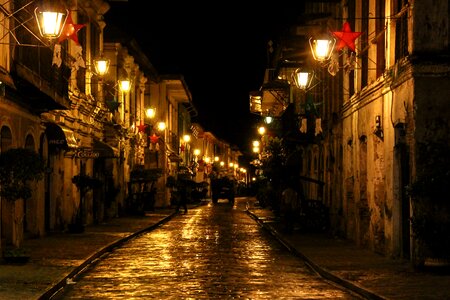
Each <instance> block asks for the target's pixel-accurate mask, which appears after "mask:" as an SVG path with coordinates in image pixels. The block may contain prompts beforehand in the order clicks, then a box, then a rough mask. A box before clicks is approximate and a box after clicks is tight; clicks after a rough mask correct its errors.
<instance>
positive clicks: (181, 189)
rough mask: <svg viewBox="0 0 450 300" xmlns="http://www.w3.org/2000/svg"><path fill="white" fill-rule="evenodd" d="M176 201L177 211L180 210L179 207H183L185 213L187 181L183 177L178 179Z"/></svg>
mask: <svg viewBox="0 0 450 300" xmlns="http://www.w3.org/2000/svg"><path fill="white" fill-rule="evenodd" d="M178 182H179V184H178V187H177V188H178V202H177V212H179V211H180V208H181V207H183V208H184V213H185V214H187V211H188V209H187V202H188V191H189V189H188V182H187V181H186V180H183V179H178Z"/></svg>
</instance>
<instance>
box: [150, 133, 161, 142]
mask: <svg viewBox="0 0 450 300" xmlns="http://www.w3.org/2000/svg"><path fill="white" fill-rule="evenodd" d="M149 139H150V143H152V144H156V143H157V142H158V140H159V136H157V135H156V134H153V135H151V136H150V137H149Z"/></svg>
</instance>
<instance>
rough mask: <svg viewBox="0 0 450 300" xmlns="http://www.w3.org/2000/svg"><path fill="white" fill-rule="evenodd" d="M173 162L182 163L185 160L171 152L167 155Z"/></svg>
mask: <svg viewBox="0 0 450 300" xmlns="http://www.w3.org/2000/svg"><path fill="white" fill-rule="evenodd" d="M167 156H168V157H169V159H170V161H171V162H182V161H183V159H182V158H181V157H180V156H179V155H178V154H176V153H175V152H173V151H170V152H169V153H168V155H167Z"/></svg>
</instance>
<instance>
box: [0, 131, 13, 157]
mask: <svg viewBox="0 0 450 300" xmlns="http://www.w3.org/2000/svg"><path fill="white" fill-rule="evenodd" d="M10 148H12V133H11V129H9V127H6V126H3V127H2V129H1V130H0V152H5V151H6V150H9V149H10Z"/></svg>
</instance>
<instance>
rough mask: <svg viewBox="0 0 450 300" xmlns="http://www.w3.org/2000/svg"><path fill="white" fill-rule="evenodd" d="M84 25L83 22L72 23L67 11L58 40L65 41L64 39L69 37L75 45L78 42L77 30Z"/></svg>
mask: <svg viewBox="0 0 450 300" xmlns="http://www.w3.org/2000/svg"><path fill="white" fill-rule="evenodd" d="M84 26H86V25H85V24H74V23H73V20H72V15H71V14H70V13H69V15H68V16H67V20H66V23H65V24H64V28H63V30H62V32H61V36H60V37H59V39H58V42H60V43H61V42H62V41H65V40H66V39H71V40H72V41H74V42H75V43H76V44H77V45H79V44H80V43H79V42H78V35H77V33H78V31H80V29H81V28H83V27H84Z"/></svg>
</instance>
